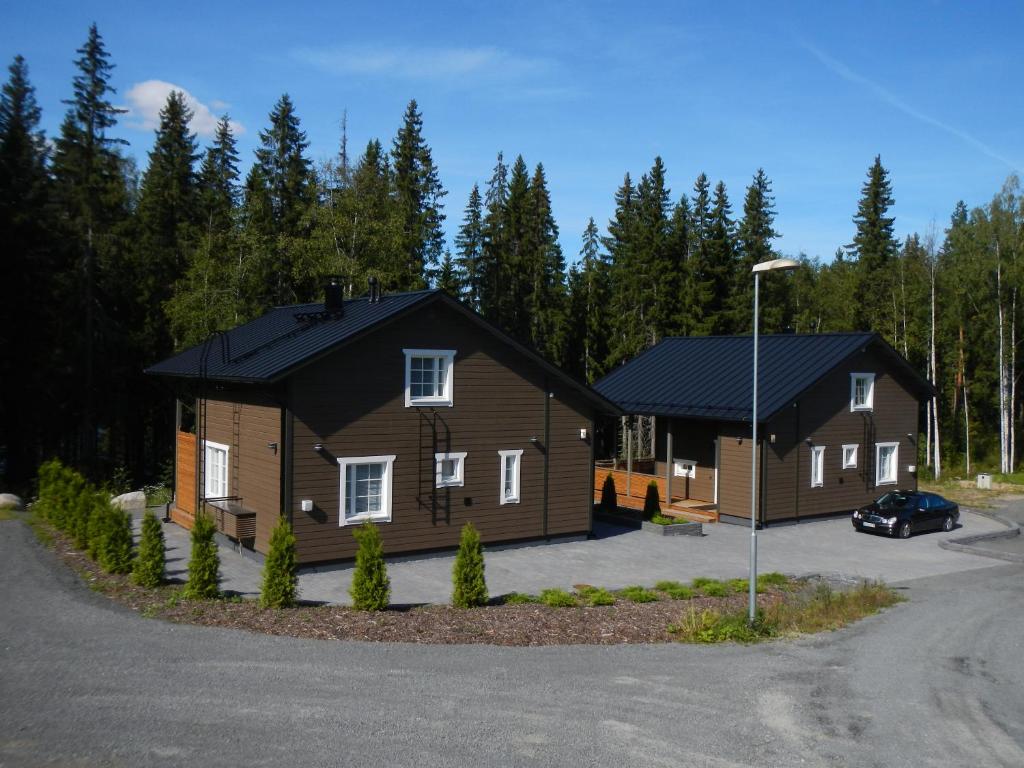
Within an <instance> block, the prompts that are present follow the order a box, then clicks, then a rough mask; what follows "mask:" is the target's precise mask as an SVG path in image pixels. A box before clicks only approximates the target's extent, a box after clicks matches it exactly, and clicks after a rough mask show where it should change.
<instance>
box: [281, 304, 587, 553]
mask: <svg viewBox="0 0 1024 768" xmlns="http://www.w3.org/2000/svg"><path fill="white" fill-rule="evenodd" d="M386 300H387V299H386V298H385V301H386ZM403 348H421V349H454V350H456V356H455V364H454V365H455V368H454V388H453V399H454V405H453V406H452V407H437V408H433V407H409V408H407V407H405V399H404V372H405V356H404V354H403V352H402V350H403ZM289 385H290V390H289V403H290V407H291V409H292V412H293V414H294V446H295V449H294V460H293V467H294V476H293V489H294V490H293V494H292V499H291V514H292V519H293V522H294V528H295V535H296V539H297V551H298V557H299V561H300V562H302V563H311V562H317V561H327V560H337V559H345V558H351V557H353V556H354V555H355V542H354V540H353V536H352V530H351V528H349V527H345V526H340V525H339V513H340V503H341V502H340V484H341V478H340V471H339V468H338V464H337V459H338V458H343V457H358V456H378V455H392V454H394V455H396V456H397V458H396V460H395V462H394V465H393V489H392V517H391V522H389V523H380V524H379V529H380V532H381V536H382V539H383V543H384V549H385V552H387V553H388V554H395V553H399V552H411V551H416V550H427V549H436V548H444V547H453V546H456V545H457V544H458V540H459V534H460V531H461V528H462V525H463V524H464V523H465V522H467V521H472V522H473V524H474V525H475V526H476V527H477V528H478V529H479V531H480V534H481V537H482V539H483V540H484V542H498V541H508V540H516V539H525V538H533V537H541V536H543V535H544V521H543V492H544V488H543V476H544V449H545V446H544V444H543V443H544V403H545V390H544V386H545V376H544V372H543V371H542V370H541V369H540V368H539V367H538V366H537V365H536V364H534V363H533V362H531V361H529V360H528V359H527V358H525V357H523V356H522V355H521V354H519V353H517V352H515V351H514V350H513V349H511V348H509V347H508V346H507V345H506V344H504V343H503V342H501V341H500V340H499V339H498V338H496V337H494V336H493V335H492V334H491V333H489V332H488V331H486V330H485V329H482V328H480V327H479V326H477V325H476V324H475V323H473V322H472V321H470V320H468V319H467V318H465V317H463V316H462V315H461V314H459V313H458V312H457V311H455V310H453V309H451V308H448V307H444V306H442V305H434V306H429V307H425V308H423V309H421V310H418V311H415V312H414V313H412V314H411V315H409V316H407V317H405V318H402V319H401V320H398V321H395V322H393V323H390V324H387V325H384V326H382V327H381V328H379V329H378V330H376V331H374V332H373V333H372V334H370V335H368V336H367V337H365V338H363V339H361V340H359V341H356V342H353V343H352V344H350V345H348V346H345V347H343V348H342V349H340V350H338V351H337V352H335V353H333V354H329V355H327V356H325V357H324V358H322V359H321V360H319V361H317V362H315V363H312V364H310V365H308V366H306V367H305V368H302V369H300V370H299V371H298V372H297V373H296V374H295V375H294V376H293V377H292V378H291V380H290V384H289ZM552 392H553V395H554V396H553V397H551V398H549V399H548V402H549V404H550V445H549V446H547V448H548V457H549V462H550V463H549V499H548V519H547V534H548V535H552V536H554V535H559V534H571V533H583V532H587V531H589V530H590V503H591V497H592V490H591V487H592V477H591V459H590V446H589V442H588V441H587V440H581V439H580V429H582V428H586V429H587V430H588V435H592V434H593V423H592V416H591V414H590V410H589V408H588V407H586V406H585V405H583V404H582V403H580V402H579V396H578V395H577V394H576V393H575V392H573V391H572V390H571V389H570V388H567V387H565V386H562V385H555V384H553V385H552ZM532 438H536V442H532ZM316 443H322V444H323V446H324V449H325V450H324V451H323V452H322V453H317V452H316V451H314V450H313V445H314V444H316ZM511 449H522V451H523V455H522V458H521V469H520V472H521V476H520V503H518V504H505V505H502V504H499V487H500V482H499V470H500V458H499V455H498V451H499V450H511ZM445 450H450V451H459V452H461V451H465V452H466V453H467V456H466V458H465V467H464V482H465V484H464V486H462V487H453V488H442V489H437V490H436V493H435V488H434V453H435V451H437V452H440V451H445ZM303 499H309V500H311V501H312V502H313V512H303V511H301V507H300V504H301V501H302V500H303Z"/></svg>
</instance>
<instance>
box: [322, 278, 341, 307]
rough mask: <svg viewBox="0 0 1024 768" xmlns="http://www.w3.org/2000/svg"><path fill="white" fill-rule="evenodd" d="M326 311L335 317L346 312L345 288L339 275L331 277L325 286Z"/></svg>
mask: <svg viewBox="0 0 1024 768" xmlns="http://www.w3.org/2000/svg"><path fill="white" fill-rule="evenodd" d="M324 311H326V312H330V313H331V314H333V315H340V314H342V313H343V312H344V311H345V288H344V286H342V284H341V278H340V277H338V276H337V275H331V276H330V277H329V278H328V282H327V285H325V286H324Z"/></svg>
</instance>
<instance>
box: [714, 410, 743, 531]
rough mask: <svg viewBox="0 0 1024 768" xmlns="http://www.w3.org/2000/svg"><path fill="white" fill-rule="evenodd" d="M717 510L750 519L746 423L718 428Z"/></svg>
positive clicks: (727, 424)
mask: <svg viewBox="0 0 1024 768" xmlns="http://www.w3.org/2000/svg"><path fill="white" fill-rule="evenodd" d="M719 441H720V446H721V447H720V448H719V467H718V513H719V515H730V516H732V517H742V518H747V519H749V518H750V446H751V440H750V426H749V425H746V424H735V423H723V424H721V426H720V427H719Z"/></svg>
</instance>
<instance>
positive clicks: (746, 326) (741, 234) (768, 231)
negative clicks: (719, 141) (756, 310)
mask: <svg viewBox="0 0 1024 768" xmlns="http://www.w3.org/2000/svg"><path fill="white" fill-rule="evenodd" d="M774 224H775V198H774V197H772V187H771V182H770V181H769V180H768V177H767V175H765V172H764V169H763V168H758V169H757V173H756V174H755V175H754V179H753V181H752V182H751V183H750V186H748V187H747V193H746V196H745V197H744V199H743V218H742V219H741V220H740V222H739V226H738V227H737V230H736V247H737V251H738V253H737V257H738V258H737V261H738V263H737V268H736V283H735V285H734V286H733V289H732V297H731V299H730V302H729V304H730V311H731V314H732V320H731V325H732V328H733V330H734V332H735V333H750V332H751V325H750V324H751V322H753V319H752V317H753V306H754V279H753V273H752V271H751V270H752V269H753V268H754V265H755V264H759V263H761V262H762V261H768V260H769V259H772V258H774V257H775V254H774V253H773V250H772V240H774V239H775V238H777V237H778V236H779V233H778V232H776V231H775V227H774ZM784 288H785V282H784V279H782V276H781V275H780V276H778V277H777V278H773V279H771V280H762V281H761V291H762V304H761V306H762V316H761V317H762V323H763V326H762V327H763V330H765V331H773V330H774V331H781V330H782V329H783V321H782V318H783V313H784V310H785V304H786V299H785V295H784V294H783V290H784Z"/></svg>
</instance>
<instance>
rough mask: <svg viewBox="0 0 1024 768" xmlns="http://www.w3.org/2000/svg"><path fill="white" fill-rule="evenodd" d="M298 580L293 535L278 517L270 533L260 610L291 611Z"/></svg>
mask: <svg viewBox="0 0 1024 768" xmlns="http://www.w3.org/2000/svg"><path fill="white" fill-rule="evenodd" d="M298 585H299V577H298V572H297V561H296V558H295V534H293V533H292V527H291V525H290V524H289V523H288V520H287V518H285V517H281V518H279V519H278V521H277V525H275V526H274V530H273V531H271V533H270V549H269V551H268V552H267V558H266V560H265V561H264V563H263V585H262V586H261V588H260V607H261V608H291V607H292V606H293V605H295V599H296V597H297V596H298Z"/></svg>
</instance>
